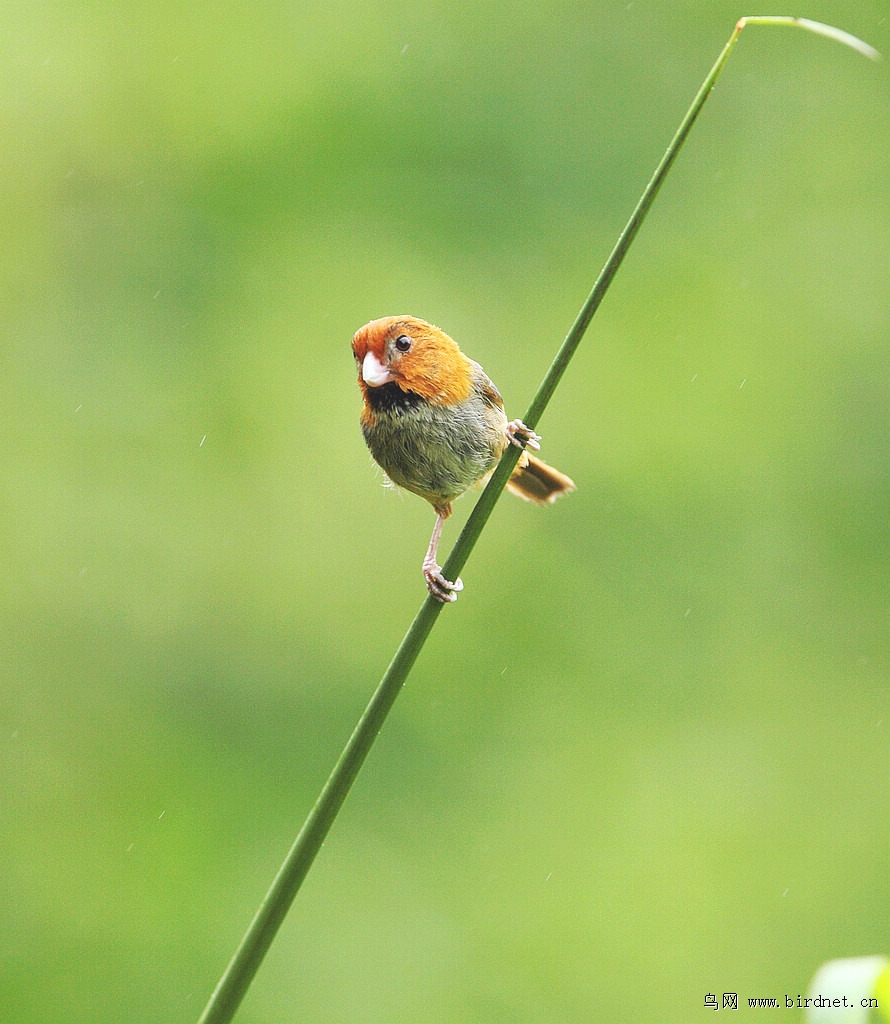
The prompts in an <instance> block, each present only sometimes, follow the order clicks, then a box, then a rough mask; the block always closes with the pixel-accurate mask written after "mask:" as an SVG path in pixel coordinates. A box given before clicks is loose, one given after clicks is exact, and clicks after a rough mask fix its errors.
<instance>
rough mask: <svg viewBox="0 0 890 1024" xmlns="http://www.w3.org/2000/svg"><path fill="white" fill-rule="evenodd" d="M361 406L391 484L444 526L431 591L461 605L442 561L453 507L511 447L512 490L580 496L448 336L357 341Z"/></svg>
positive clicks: (383, 328)
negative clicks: (422, 503)
mask: <svg viewBox="0 0 890 1024" xmlns="http://www.w3.org/2000/svg"><path fill="white" fill-rule="evenodd" d="M352 351H353V353H354V354H355V361H356V365H357V366H358V385H359V387H360V388H361V392H362V399H363V406H362V413H361V426H362V433H363V434H364V437H365V442H366V444H367V445H368V448H370V450H371V455H373V457H374V459H375V461H376V462H377V463H378V464H379V465H380V466H381V468H382V469H383V471H384V473H385V474H386V476H387V477H388V478H389V480H390V481H391V482H392V483H394V484H396V485H398V486H399V487H404V488H405V490H408V491H413V492H414V493H415V494H419V495H420V497H421V498H426V500H427V501H428V502H429V503H430V504H431V505H432V506H433V508H434V509H435V512H436V525H435V527H434V528H433V535H432V537H431V538H430V546H429V548H428V549H427V553H426V557H425V558H424V560H423V577H424V579H425V580H426V585H427V588H428V589H429V592H430V593H431V594H432V595H433V597H434V598H435V599H436V600H437V601H442V602H443V603H445V602H449V601H456V600H457V595H458V592H459V591H461V590H463V583H462V582H461V581H460V579H456V580H454V581H453V582H452V581H451V580H447V579H445V577H444V576H443V575H442V569H441V567H440V566H439V565H438V564H437V562H436V556H437V553H438V549H439V538H440V537H441V535H442V526H443V524H444V523H445V520H446V519H447V518H448V517H449V516H450V515H451V503H452V502H453V501H454V500H455V498H459V497H460V496H461V495H462V494H463V493H464V492H465V491H468V490H469V489H470V488H471V487H474V486H481V485H482V484H484V483H485V482H486V481H487V480H488V478H489V476H491V474H492V472H493V471H494V468H495V466H496V465H497V463H498V461H499V460H500V457H501V456H502V455H503V453H504V452H505V451H506V449H507V446H508V445H510V444H514V445H516V446H517V447H518V448H521V449H523V451H522V455H520V457H519V462H518V463H517V464H516V468H515V469H514V470H513V473H512V475H511V477H510V479H509V481H508V483H507V489H508V490H509V491H511V492H512V493H513V494H518V495H519V497H520V498H525V499H526V500H527V501H533V502H535V503H536V504H538V505H549V504H550V503H551V502H553V501H555V500H556V499H557V498H558V497H559V496H560V495H561V494H568V492H569V491H573V490H574V489H575V485H574V483H573V482H572V481H571V480H570V479H569V478H568V477H567V476H565V474H563V473H560V472H559V471H558V470H556V469H553V468H552V467H551V466H548V465H547V463H546V462H542V461H541V460H540V459H537V458H535V456H534V455H529V454H528V452H527V451H525V448H526V447H528V448H533V449H535V450H538V449H539V448H540V447H541V443H540V442H541V438H540V437H539V436H538V435H537V434H536V433H535V432H534V431H533V430H530V429H529V428H528V427H527V426H526V425H525V424H524V423H523V422H522V421H521V420H511V421H509V422H508V420H507V416H506V414H505V413H504V402H503V400H502V399H501V396H500V392H499V391H498V389H497V388H496V387H495V386H494V384H492V382H491V381H490V380H489V379H488V377H487V375H486V373H485V371H484V370H483V369H482V367H481V366H480V365H479V364H478V363H475V362H473V360H472V359H468V358H467V357H466V356H465V355H464V354H463V352H461V350H460V349H459V348H458V345H457V342H456V341H454V339H453V338H450V337H449V336H448V335H447V334H446V333H445V332H444V331H441V330H439V328H438V327H434V326H433V325H432V324H429V323H427V322H426V321H425V320H419V319H417V317H413V316H387V317H383V318H382V319H380V320H372V321H371V322H370V323H368V324H365V326H364V327H361V328H359V330H358V331H356V333H355V337H354V338H353V339H352Z"/></svg>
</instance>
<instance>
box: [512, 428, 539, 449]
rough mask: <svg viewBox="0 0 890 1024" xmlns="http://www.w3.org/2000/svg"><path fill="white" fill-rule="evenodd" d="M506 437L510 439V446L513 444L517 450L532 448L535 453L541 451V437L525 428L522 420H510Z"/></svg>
mask: <svg viewBox="0 0 890 1024" xmlns="http://www.w3.org/2000/svg"><path fill="white" fill-rule="evenodd" d="M507 437H509V438H510V444H515V445H516V447H517V448H523V449H525V448H532V449H533V450H534V451H536V452H538V451H540V450H541V435H540V434H536V433H535V432H534V431H533V430H532V429H531V428H530V427H527V426H526V425H525V424H524V423H523V422H522V420H510V422H509V423H508V424H507Z"/></svg>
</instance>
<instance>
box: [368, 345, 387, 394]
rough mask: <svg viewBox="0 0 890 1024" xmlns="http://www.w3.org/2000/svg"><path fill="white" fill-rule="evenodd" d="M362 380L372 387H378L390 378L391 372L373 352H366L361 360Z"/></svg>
mask: <svg viewBox="0 0 890 1024" xmlns="http://www.w3.org/2000/svg"><path fill="white" fill-rule="evenodd" d="M362 380H363V381H364V382H365V383H366V384H370V386H371V387H372V388H379V387H380V385H381V384H388V383H389V382H390V381H391V380H392V374H391V373H390V372H389V370H387V368H386V367H385V366H384V365H383V363H381V362H380V360H379V359H378V358H377V356H375V355H374V353H373V352H368V353H367V355H366V356H365V358H364V361H363V362H362Z"/></svg>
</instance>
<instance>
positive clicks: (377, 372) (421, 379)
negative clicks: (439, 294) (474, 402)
mask: <svg viewBox="0 0 890 1024" xmlns="http://www.w3.org/2000/svg"><path fill="white" fill-rule="evenodd" d="M352 351H353V352H354V353H355V361H356V363H357V365H358V370H359V373H358V383H359V387H360V388H361V389H362V394H363V395H364V396H365V397H366V398H367V395H368V389H369V388H379V387H383V385H385V384H395V385H397V386H398V387H399V388H401V389H402V391H413V392H414V393H415V394H417V395H420V396H421V397H422V398H425V399H427V400H428V401H430V402H433V403H434V404H435V405H452V404H454V403H455V402H463V401H466V399H467V398H469V397H470V394H471V392H472V390H473V377H472V363H471V362H470V360H469V359H467V357H466V356H465V355H464V354H463V352H461V350H460V349H459V348H458V346H457V342H456V341H455V340H454V339H453V338H449V336H448V335H447V334H446V333H445V332H444V331H440V330H439V328H438V327H434V326H433V325H432V324H428V323H427V322H426V320H418V319H417V317H414V316H386V317H383V318H382V319H380V320H372V321H371V322H370V323H369V324H365V326H364V327H360V328H359V329H358V330H357V331H356V332H355V337H354V338H353V339H352Z"/></svg>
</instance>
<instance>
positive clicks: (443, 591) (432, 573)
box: [423, 562, 464, 604]
mask: <svg viewBox="0 0 890 1024" xmlns="http://www.w3.org/2000/svg"><path fill="white" fill-rule="evenodd" d="M423 578H424V579H425V580H426V586H427V590H429V592H430V593H431V594H432V595H433V597H434V598H435V599H436V600H437V601H441V602H442V604H452V603H453V602H455V601H456V600H457V595H458V594H459V593H460V591H461V590H463V589H464V585H463V583H462V582H461V579H460V577H458V578H457V579H456V580H455V581H454V582H453V583H452V582H451V580H446V579H445V577H444V576H443V575H442V570H441V568H440V567H439V566H438V565H436V563H435V562H431V563H430V564H426V563H424V566H423Z"/></svg>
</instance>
